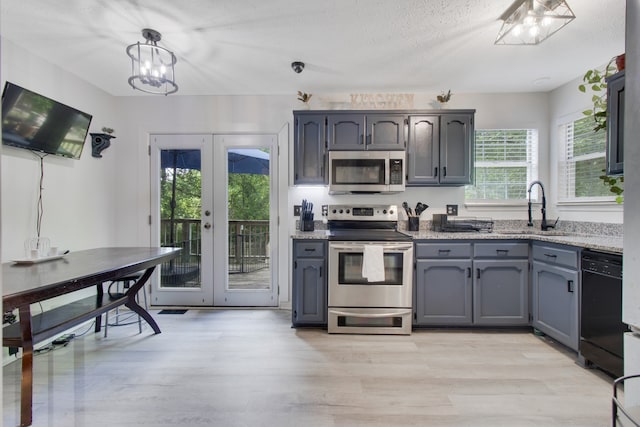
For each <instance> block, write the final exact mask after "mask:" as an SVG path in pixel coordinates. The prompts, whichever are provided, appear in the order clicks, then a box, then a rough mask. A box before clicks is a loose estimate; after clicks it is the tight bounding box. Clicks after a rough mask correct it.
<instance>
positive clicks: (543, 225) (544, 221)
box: [527, 181, 558, 231]
mask: <svg viewBox="0 0 640 427" xmlns="http://www.w3.org/2000/svg"><path fill="white" fill-rule="evenodd" d="M536 184H537V185H539V186H540V189H541V190H542V209H541V211H542V223H541V226H540V229H541V230H542V231H547V230H548V229H550V228H554V227H555V226H556V224H557V223H558V221H557V220H556V224H553V225H551V224H547V199H546V197H545V195H544V186H543V185H542V182H540V181H533V182H532V183H531V184H529V190H527V191H528V193H529V222H528V223H527V225H528V226H529V227H533V215H532V214H531V189H532V188H533V186H534V185H536Z"/></svg>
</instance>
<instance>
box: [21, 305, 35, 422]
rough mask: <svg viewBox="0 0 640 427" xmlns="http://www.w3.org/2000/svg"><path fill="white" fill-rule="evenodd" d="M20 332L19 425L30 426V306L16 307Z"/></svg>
mask: <svg viewBox="0 0 640 427" xmlns="http://www.w3.org/2000/svg"><path fill="white" fill-rule="evenodd" d="M18 313H19V315H20V329H21V333H22V382H21V390H20V426H21V427H23V426H30V425H31V422H32V414H31V405H32V399H33V333H32V331H31V307H30V306H29V304H26V305H22V306H20V307H19V308H18Z"/></svg>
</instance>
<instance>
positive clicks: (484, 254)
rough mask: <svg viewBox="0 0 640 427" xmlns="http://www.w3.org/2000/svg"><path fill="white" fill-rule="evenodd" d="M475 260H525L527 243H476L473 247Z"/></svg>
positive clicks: (527, 251) (527, 248) (527, 253)
mask: <svg viewBox="0 0 640 427" xmlns="http://www.w3.org/2000/svg"><path fill="white" fill-rule="evenodd" d="M473 256H474V257H475V258H527V257H528V256H529V244H527V243H500V242H498V243H476V244H474V245H473Z"/></svg>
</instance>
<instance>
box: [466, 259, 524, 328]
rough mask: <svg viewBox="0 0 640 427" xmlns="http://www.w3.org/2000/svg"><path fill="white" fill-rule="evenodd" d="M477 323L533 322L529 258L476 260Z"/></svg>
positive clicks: (474, 317)
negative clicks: (530, 308)
mask: <svg viewBox="0 0 640 427" xmlns="http://www.w3.org/2000/svg"><path fill="white" fill-rule="evenodd" d="M473 268H474V273H475V277H474V283H473V323H474V324H477V325H502V326H516V325H527V324H529V297H528V295H529V274H528V273H529V261H528V260H526V259H522V260H517V259H516V260H514V259H512V260H482V261H474V262H473Z"/></svg>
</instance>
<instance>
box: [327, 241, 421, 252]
mask: <svg viewBox="0 0 640 427" xmlns="http://www.w3.org/2000/svg"><path fill="white" fill-rule="evenodd" d="M372 244H375V245H380V246H382V247H383V248H384V250H385V251H386V250H398V251H408V250H410V249H413V243H398V244H393V243H392V244H388V243H386V244H385V243H372ZM365 246H366V245H363V244H342V243H333V242H332V243H329V247H330V248H333V249H360V250H364V247H365Z"/></svg>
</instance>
